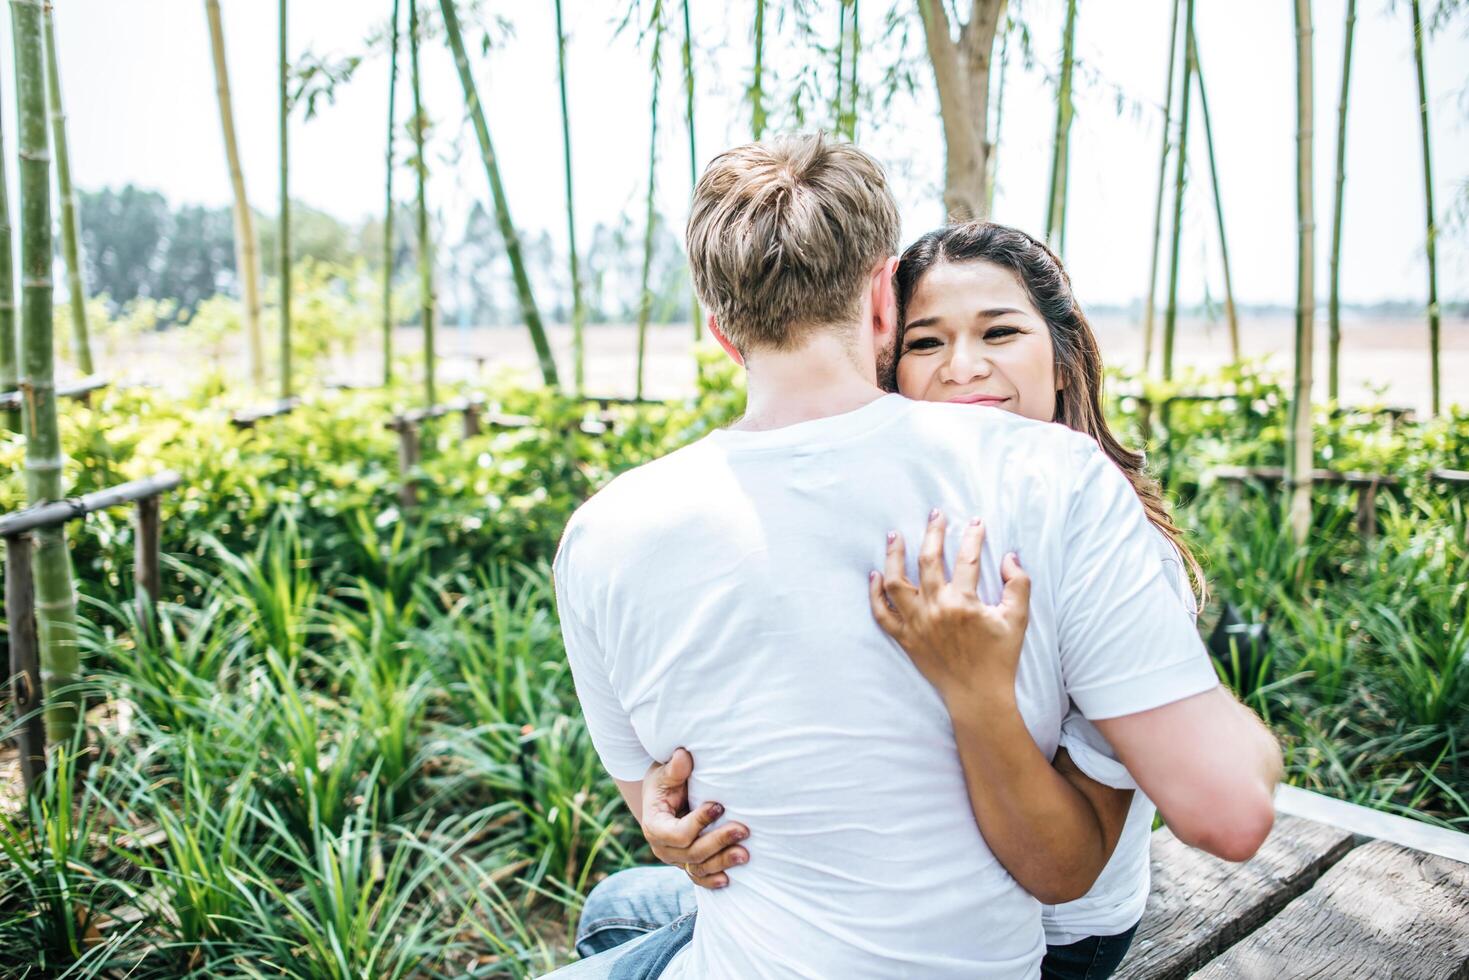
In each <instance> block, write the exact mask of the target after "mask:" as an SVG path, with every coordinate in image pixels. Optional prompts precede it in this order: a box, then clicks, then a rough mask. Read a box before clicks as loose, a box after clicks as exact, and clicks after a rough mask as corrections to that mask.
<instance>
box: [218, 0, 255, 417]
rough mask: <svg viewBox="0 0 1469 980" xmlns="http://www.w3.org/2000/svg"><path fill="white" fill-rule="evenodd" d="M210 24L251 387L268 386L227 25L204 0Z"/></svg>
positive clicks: (252, 217) (251, 217) (250, 216)
mask: <svg viewBox="0 0 1469 980" xmlns="http://www.w3.org/2000/svg"><path fill="white" fill-rule="evenodd" d="M204 13H205V15H206V16H207V18H208V20H209V53H210V55H211V56H212V57H213V59H214V91H215V96H216V98H217V100H218V102H219V121H220V126H221V128H222V129H223V130H224V155H225V160H226V161H227V162H228V164H229V171H230V187H231V189H232V190H233V192H234V218H235V265H236V266H237V267H238V270H239V276H240V299H241V302H242V305H243V307H244V313H245V340H246V347H247V349H248V351H249V358H250V363H249V371H250V383H251V384H253V385H255V386H256V387H257V388H258V387H260V386H261V385H263V384H265V347H264V342H263V339H262V337H261V334H260V256H259V250H258V248H257V247H256V241H255V217H254V215H252V214H251V213H250V199H249V198H248V197H246V196H245V172H244V170H243V169H242V168H241V166H240V144H239V141H238V140H237V139H236V136H235V110H234V104H233V102H232V100H231V99H230V75H229V68H228V66H227V64H226V62H225V57H224V23H223V20H222V18H221V17H220V12H219V0H204Z"/></svg>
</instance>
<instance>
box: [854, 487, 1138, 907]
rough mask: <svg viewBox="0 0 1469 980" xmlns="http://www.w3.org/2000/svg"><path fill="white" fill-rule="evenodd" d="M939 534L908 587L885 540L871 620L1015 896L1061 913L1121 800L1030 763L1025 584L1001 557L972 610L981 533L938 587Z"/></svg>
mask: <svg viewBox="0 0 1469 980" xmlns="http://www.w3.org/2000/svg"><path fill="white" fill-rule="evenodd" d="M946 527H947V525H946V522H945V520H944V518H943V515H942V514H940V513H938V512H937V511H935V512H934V513H933V514H932V515H931V516H930V520H929V524H928V529H927V532H926V533H925V536H924V541H923V547H922V549H921V551H920V552H919V556H918V571H919V574H918V578H919V584H918V585H914V584H913V583H912V582H910V581H909V580H908V577H907V569H906V558H905V554H904V546H903V539H902V537H901V536H900V535H898V534H896V533H894V534H889V535H888V549H887V567H886V574H880V573H877V572H873V573H872V584H871V595H870V598H871V601H872V612H873V616H874V617H875V618H876V619H877V621H878V624H879V625H880V626H881V627H882V628H883V630H884V631H885V632H886V633H887V634H888V635H889V636H891V637H892V638H893V639H894V640H896V641H897V642H898V644H899V645H900V646H902V648H903V649H904V651H906V652H907V654H908V656H909V657H910V658H911V659H912V660H913V663H914V665H915V666H917V667H918V669H919V670H920V671H921V672H922V673H923V675H924V676H925V677H927V678H928V680H929V681H930V682H931V683H932V684H933V685H934V687H935V688H936V689H937V690H938V692H939V694H940V696H941V697H943V699H944V704H945V705H946V706H947V708H948V710H949V715H950V717H951V718H952V720H953V723H954V736H955V740H956V741H957V743H958V747H959V759H960V762H961V764H962V765H963V768H964V780H965V784H966V786H967V788H968V790H969V803H970V806H971V808H972V809H973V810H974V818H975V821H976V822H977V823H978V824H979V829H980V833H982V834H983V835H984V839H985V843H987V844H988V845H989V848H990V850H991V851H993V852H994V854H995V857H997V858H998V859H999V861H1000V863H1001V864H1002V865H1004V867H1005V870H1007V871H1009V872H1010V874H1011V875H1012V876H1014V878H1015V880H1016V881H1018V882H1019V883H1020V884H1021V886H1022V887H1024V888H1025V890H1026V891H1028V892H1030V893H1031V894H1032V895H1034V896H1035V897H1036V898H1039V899H1040V900H1041V901H1043V902H1046V903H1047V904H1052V905H1054V904H1060V903H1062V902H1069V901H1072V900H1074V899H1077V898H1080V897H1081V896H1082V895H1085V894H1086V893H1087V891H1088V890H1090V889H1091V887H1092V885H1093V884H1095V883H1096V880H1097V877H1098V876H1099V875H1100V874H1101V873H1102V869H1103V868H1104V867H1105V866H1106V864H1107V860H1108V859H1109V858H1110V857H1111V856H1112V851H1113V850H1114V849H1115V848H1116V846H1117V840H1118V837H1119V836H1120V835H1121V833H1122V826H1123V824H1124V823H1125V821H1126V818H1127V811H1128V807H1129V805H1130V804H1131V802H1132V792H1131V791H1130V790H1116V789H1112V788H1110V787H1108V786H1104V785H1102V784H1101V783H1099V782H1097V781H1095V780H1093V779H1091V778H1090V777H1088V776H1087V775H1086V774H1085V773H1083V772H1081V771H1080V770H1079V769H1077V767H1076V766H1075V764H1074V763H1073V762H1072V761H1071V759H1070V757H1069V756H1068V755H1067V754H1066V753H1065V751H1064V750H1061V751H1059V752H1058V753H1057V756H1056V761H1055V763H1054V764H1052V763H1051V762H1049V761H1048V760H1047V759H1046V757H1045V756H1044V755H1042V754H1041V751H1040V749H1039V747H1037V746H1036V744H1035V741H1034V739H1032V738H1031V735H1030V731H1029V730H1028V729H1027V728H1026V727H1025V722H1024V719H1022V718H1021V716H1020V710H1019V707H1018V706H1017V704H1016V702H1015V672H1016V669H1017V667H1018V664H1019V659H1020V648H1021V644H1022V641H1023V640H1024V637H1025V628H1026V625H1027V623H1028V621H1029V617H1030V578H1029V576H1027V575H1026V574H1025V571H1024V570H1023V569H1022V568H1021V567H1020V562H1019V560H1018V559H1017V558H1016V556H1014V555H1006V556H1005V560H1004V562H1003V563H1002V565H1001V575H1002V577H1003V579H1004V583H1005V589H1004V596H1003V598H1002V599H1001V601H1000V604H999V605H997V606H990V605H988V604H987V603H985V602H983V601H982V600H981V599H980V598H979V595H978V587H979V556H980V551H981V548H982V547H983V544H984V525H983V524H982V523H980V522H979V520H978V519H975V520H974V521H971V522H970V524H969V525H968V527H966V528H965V530H964V535H963V541H962V543H961V545H960V548H959V553H958V555H957V556H956V558H955V561H954V575H953V579H952V581H949V580H946V577H945V573H944V532H945V530H946Z"/></svg>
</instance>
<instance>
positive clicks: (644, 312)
mask: <svg viewBox="0 0 1469 980" xmlns="http://www.w3.org/2000/svg"><path fill="white" fill-rule="evenodd" d="M649 26H650V27H651V28H652V30H653V59H652V68H653V94H652V98H651V100H650V101H651V107H650V108H649V110H648V116H649V120H650V125H649V136H648V207H647V214H646V217H645V224H644V227H643V273H642V277H641V279H640V280H639V282H640V285H641V290H640V292H639V293H638V365H637V384H636V387H635V389H634V395H633V397H635V398H642V397H643V363H644V357H645V355H646V353H647V347H648V319H649V317H650V316H651V315H652V312H653V293H652V290H650V289H649V288H648V276H649V274H650V273H651V272H652V269H653V229H654V227H655V222H656V221H657V217H658V211H657V207H656V202H655V199H654V194H655V193H656V191H657V189H658V90H659V89H660V88H661V87H662V86H661V85H660V82H662V80H663V0H653V17H652V23H651V24H650V25H649Z"/></svg>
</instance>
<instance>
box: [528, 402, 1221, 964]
mask: <svg viewBox="0 0 1469 980" xmlns="http://www.w3.org/2000/svg"><path fill="white" fill-rule="evenodd" d="M1096 456H1097V454H1096V452H1095V450H1094V449H1093V448H1091V445H1090V443H1089V441H1087V440H1085V439H1082V438H1081V437H1078V436H1077V435H1075V434H1074V433H1070V432H1069V431H1067V430H1064V429H1060V428H1058V427H1054V426H1046V425H1038V424H1035V423H1029V422H1026V421H1024V420H1020V419H1016V418H1014V417H1013V416H1010V415H1008V414H1006V413H1001V412H996V411H992V410H989V411H987V410H984V409H975V408H972V407H967V406H949V405H932V404H921V403H914V402H908V401H905V400H903V399H900V398H897V397H896V396H890V397H887V398H882V399H879V400H877V401H875V402H873V403H871V404H869V405H867V406H865V407H863V408H861V409H859V410H857V411H855V412H850V413H847V414H845V415H840V416H836V417H833V418H826V419H818V420H815V421H812V422H805V423H800V424H798V425H794V426H790V427H787V428H784V429H777V430H773V431H767V432H719V433H716V434H714V435H712V436H710V437H709V438H706V439H705V440H702V441H701V442H699V443H697V444H695V445H693V446H691V447H688V448H686V449H684V450H681V451H679V452H677V453H674V454H672V455H671V456H669V457H667V458H665V459H663V460H660V461H658V462H656V463H653V464H651V465H649V466H647V467H643V468H642V469H640V470H637V471H634V472H632V473H629V474H626V475H624V476H623V477H621V478H619V479H618V480H617V481H615V482H614V483H613V484H612V485H611V486H609V487H608V488H607V489H606V490H604V491H603V492H602V493H601V494H599V495H598V496H597V497H596V498H594V499H593V500H592V501H590V502H589V503H588V504H587V505H586V506H585V507H584V508H583V509H582V510H581V511H579V512H578V514H577V516H576V517H575V518H574V519H573V521H572V523H571V525H570V526H569V527H568V529H567V534H566V537H565V539H564V540H563V545H562V551H561V554H560V555H559V556H558V562H557V588H558V592H559V594H560V599H561V607H562V617H563V629H564V630H565V632H566V637H567V648H568V655H569V656H570V658H571V661H572V666H573V668H574V671H575V675H576V680H577V686H578V692H579V694H580V696H581V699H582V702H583V708H584V711H585V713H586V715H587V720H588V725H589V727H590V728H591V731H592V735H593V738H594V740H595V742H596V744H597V748H598V750H599V752H600V753H601V755H602V758H603V761H604V763H605V764H606V765H607V767H608V769H609V771H611V772H612V774H613V775H614V776H615V777H617V778H620V779H629V780H634V779H638V778H641V776H642V774H643V772H644V771H645V769H646V768H647V765H648V764H649V762H650V761H651V760H652V759H653V758H657V759H666V758H667V757H668V756H669V755H670V754H671V753H672V751H673V750H674V749H675V748H677V747H679V746H684V747H686V748H688V749H689V750H690V751H691V752H692V753H693V755H694V758H695V760H696V767H695V777H694V781H693V783H692V784H691V787H690V789H691V796H692V802H693V803H694V804H695V805H697V803H698V802H699V801H700V800H703V799H709V798H712V799H718V800H719V801H720V802H721V803H723V804H724V806H725V807H726V809H727V811H728V812H731V813H735V814H738V815H739V818H740V819H741V820H742V821H743V822H745V823H746V824H747V825H748V826H749V827H750V829H751V839H750V843H749V850H750V853H751V859H750V863H749V865H748V866H746V867H743V868H741V869H740V872H739V874H738V875H736V876H734V878H733V883H732V884H731V886H730V887H729V888H727V889H724V890H722V891H718V892H712V893H708V892H701V894H700V895H699V903H700V904H699V917H698V922H697V928H696V929H695V932H694V939H693V942H692V943H691V944H690V946H689V947H688V948H687V949H686V950H685V951H684V952H683V953H682V954H680V955H679V956H678V957H677V958H676V959H675V961H674V963H673V964H672V966H671V967H670V970H669V971H668V972H667V973H665V974H664V975H665V976H685V977H706V976H711V977H712V976H738V977H758V976H842V977H874V978H876V977H895V976H905V975H907V976H922V977H949V976H952V977H989V976H994V977H1024V976H1030V975H1034V973H1035V969H1036V964H1038V963H1039V960H1040V957H1041V955H1042V953H1043V952H1044V943H1043V938H1042V933H1041V929H1040V924H1039V906H1038V905H1037V903H1036V902H1035V901H1034V900H1033V899H1032V898H1031V897H1030V896H1029V895H1027V894H1026V893H1025V892H1023V891H1022V890H1021V889H1020V888H1019V886H1018V885H1017V884H1016V883H1015V882H1014V880H1013V879H1011V878H1010V876H1009V875H1008V874H1007V873H1006V872H1005V871H1004V869H1003V868H1001V867H1000V866H999V864H998V863H997V862H996V860H995V858H994V857H993V855H992V854H991V853H990V852H989V850H988V848H987V847H986V846H985V844H984V841H983V839H982V838H981V837H980V835H979V833H978V831H977V829H976V827H975V824H974V819H973V816H972V813H971V810H970V806H969V801H968V797H967V795H966V792H965V786H964V774H963V771H962V769H961V768H960V765H959V759H958V755H957V752H956V749H955V745H954V736H953V730H952V726H951V724H950V721H949V718H948V715H947V713H946V712H945V710H944V706H943V704H942V703H941V701H940V700H939V698H938V696H937V694H936V693H935V692H934V690H933V689H932V687H930V686H929V685H928V683H927V682H926V681H925V680H924V679H923V678H922V676H921V675H920V674H919V673H918V672H917V670H915V669H914V667H913V666H912V664H911V662H910V661H909V660H908V658H907V657H906V656H905V655H904V654H903V653H902V651H901V650H899V649H897V648H896V647H895V646H894V645H892V644H891V643H890V641H888V640H887V638H886V637H885V636H884V635H883V634H882V633H881V631H880V630H878V629H877V627H876V626H875V624H874V623H873V622H872V619H871V615H870V613H869V611H868V608H867V590H866V576H867V574H868V572H869V571H870V570H871V569H873V568H877V567H879V566H880V563H881V560H882V554H883V546H884V535H885V533H886V532H887V531H888V530H890V529H897V530H901V531H903V532H905V534H906V535H907V536H908V537H909V538H910V540H916V536H915V535H914V534H913V532H914V531H915V530H917V523H918V522H919V521H921V520H922V517H923V515H925V514H926V513H927V512H928V510H929V508H931V507H940V508H943V509H944V510H945V512H946V513H948V514H949V515H950V516H951V517H954V518H960V517H967V516H968V515H970V514H978V515H980V516H982V517H983V518H984V519H985V521H986V524H987V526H988V541H987V545H986V554H985V557H984V571H985V582H986V589H987V591H988V594H987V596H986V598H989V599H991V600H993V599H994V598H995V593H996V591H997V589H998V571H997V563H998V557H999V556H1000V555H1002V554H1003V553H1004V552H1006V551H1011V550H1014V551H1018V552H1019V553H1020V555H1021V556H1022V559H1023V560H1024V561H1025V564H1026V566H1027V569H1028V570H1029V571H1030V573H1031V575H1032V576H1033V579H1034V588H1033V592H1032V609H1031V628H1030V631H1029V632H1028V634H1027V639H1026V646H1025V652H1024V654H1023V656H1022V662H1021V669H1020V675H1019V678H1018V680H1017V695H1018V699H1019V703H1020V707H1021V711H1022V714H1023V715H1024V716H1025V718H1026V721H1027V723H1028V725H1029V727H1030V729H1031V732H1032V734H1033V735H1034V736H1035V738H1036V741H1037V743H1038V744H1039V745H1040V746H1041V748H1042V750H1043V751H1045V752H1046V753H1047V754H1048V755H1049V754H1050V753H1051V752H1052V751H1054V749H1055V744H1056V738H1057V733H1058V731H1059V726H1060V721H1061V719H1062V717H1063V716H1064V714H1065V711H1066V709H1067V706H1068V703H1069V702H1068V697H1067V686H1068V683H1067V682H1068V680H1069V681H1070V682H1071V683H1074V684H1079V685H1080V686H1082V687H1088V686H1090V687H1091V688H1093V689H1097V690H1101V689H1102V688H1108V687H1110V686H1111V682H1110V677H1109V676H1108V675H1106V671H1105V670H1101V672H1098V671H1099V667H1098V665H1097V664H1094V663H1089V662H1087V661H1085V660H1082V659H1078V660H1077V661H1076V663H1075V664H1074V665H1073V664H1072V663H1070V662H1069V661H1067V660H1066V658H1064V657H1063V656H1062V649H1063V646H1064V645H1065V644H1064V643H1063V633H1064V631H1065V630H1066V629H1073V630H1074V629H1075V628H1077V626H1078V625H1084V624H1077V623H1075V622H1072V623H1069V624H1068V623H1067V622H1065V621H1066V620H1067V619H1068V618H1069V619H1072V620H1074V619H1076V615H1077V614H1072V613H1070V612H1068V611H1067V610H1065V609H1061V608H1058V602H1057V596H1058V595H1059V594H1060V593H1061V586H1062V585H1063V584H1064V583H1063V582H1062V581H1061V580H1060V569H1061V567H1062V566H1063V565H1064V564H1065V558H1066V551H1067V549H1068V547H1069V546H1070V545H1069V544H1068V542H1067V540H1066V536H1065V528H1066V525H1067V522H1068V520H1070V519H1071V517H1070V515H1071V512H1072V510H1073V509H1074V505H1075V498H1076V493H1077V484H1078V480H1080V479H1084V477H1085V469H1086V467H1087V466H1088V465H1089V464H1090V463H1091V462H1092V461H1093V460H1094V458H1095V457H1096ZM1118 479H1120V476H1119V477H1118ZM1128 492H1129V493H1130V491H1128ZM1133 503H1134V504H1135V501H1134V502H1133ZM1140 530H1141V531H1142V533H1141V535H1135V536H1140V537H1141V538H1142V540H1141V542H1140V549H1139V552H1138V554H1139V556H1140V557H1139V558H1138V559H1137V561H1136V562H1135V567H1136V568H1138V569H1143V568H1145V567H1152V568H1156V566H1157V562H1156V559H1155V558H1153V557H1152V556H1151V554H1150V548H1151V543H1150V540H1149V539H1148V533H1149V532H1147V531H1146V529H1145V528H1142V529H1140ZM1127 533H1130V531H1129V529H1124V537H1125V536H1126V534H1127ZM1119 557H1120V560H1121V561H1122V563H1123V568H1124V569H1125V568H1127V567H1129V566H1128V561H1129V556H1128V555H1126V554H1123V555H1121V556H1119ZM1140 587H1142V588H1144V589H1145V590H1146V589H1148V588H1150V586H1148V585H1147V583H1142V584H1141V586H1140ZM1161 588H1162V591H1161V592H1160V594H1161V595H1162V596H1164V597H1165V599H1166V601H1167V602H1169V603H1171V604H1172V606H1173V607H1175V608H1176V607H1177V602H1176V600H1173V599H1172V597H1171V595H1169V594H1168V593H1167V591H1166V584H1164V585H1162V586H1161ZM1180 618H1182V617H1180ZM1188 629H1189V630H1190V631H1191V626H1190V627H1188ZM1163 632H1164V634H1165V636H1166V638H1167V639H1170V640H1171V639H1180V640H1181V638H1182V637H1183V636H1184V635H1185V634H1181V633H1175V634H1172V635H1171V636H1168V635H1167V634H1168V633H1169V631H1168V630H1167V629H1165V630H1164V631H1163ZM1189 635H1191V632H1190V634H1189ZM1196 642H1197V641H1196V639H1195V641H1194V643H1195V645H1196ZM1192 652H1193V651H1191V650H1183V649H1180V650H1179V651H1178V654H1179V659H1180V660H1181V659H1182V658H1183V657H1185V656H1186V655H1188V654H1190V653H1192ZM1163 659H1166V657H1164V658H1163ZM1159 662H1160V663H1161V660H1160V661H1159ZM1158 665H1159V664H1158V663H1150V662H1144V663H1141V664H1137V665H1128V664H1123V663H1119V664H1118V665H1117V666H1118V669H1119V671H1120V673H1121V674H1122V675H1124V676H1125V675H1127V674H1128V673H1129V671H1131V672H1132V673H1133V674H1135V675H1146V674H1148V673H1149V672H1151V671H1154V670H1155V669H1156V668H1157V667H1158ZM1165 666H1166V665H1165ZM1099 677H1102V678H1104V679H1105V680H1106V683H1103V684H1101V685H1100V687H1099V686H1098V678H1099ZM1116 696H1117V691H1115V690H1114V691H1104V692H1103V694H1102V695H1099V698H1100V699H1101V700H1099V701H1098V702H1097V704H1098V705H1099V706H1103V707H1105V704H1106V699H1107V698H1115V697H1116ZM1124 700H1125V697H1124ZM1125 706H1130V702H1129V704H1128V705H1125ZM1148 706H1150V705H1148ZM1082 707H1083V709H1084V710H1085V708H1086V705H1085V704H1083V705H1082ZM1131 710H1136V709H1135V708H1132V709H1131Z"/></svg>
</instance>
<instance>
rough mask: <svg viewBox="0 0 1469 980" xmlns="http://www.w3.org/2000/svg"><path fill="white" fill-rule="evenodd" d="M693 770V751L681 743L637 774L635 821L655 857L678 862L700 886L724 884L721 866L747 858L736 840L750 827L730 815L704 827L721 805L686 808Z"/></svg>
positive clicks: (721, 810) (746, 834) (717, 814)
mask: <svg viewBox="0 0 1469 980" xmlns="http://www.w3.org/2000/svg"><path fill="white" fill-rule="evenodd" d="M693 771H694V757H693V756H691V755H689V753H688V752H687V751H685V750H684V749H676V750H675V751H674V753H673V757H672V758H671V759H669V760H668V761H667V762H665V763H663V764H662V765H657V764H655V765H654V766H653V767H652V768H650V769H649V770H648V772H647V774H646V775H644V776H643V787H642V789H643V793H642V797H643V806H642V813H641V814H640V816H639V822H640V823H641V824H642V825H643V837H645V838H646V839H647V841H648V844H649V845H650V846H651V847H652V849H653V855H654V856H655V857H657V858H658V860H660V861H662V862H663V863H664V864H672V865H676V866H677V867H680V868H683V869H684V871H685V872H686V873H687V874H688V876H689V877H690V878H691V879H693V882H694V884H696V885H698V886H700V887H701V888H723V887H725V886H726V885H728V884H729V875H728V874H726V871H727V870H728V869H729V868H732V867H734V866H736V865H740V864H744V863H745V862H746V861H748V860H749V859H750V852H749V851H746V850H745V849H744V848H743V847H740V846H738V845H739V842H740V841H742V840H744V839H745V838H747V837H749V836H750V830H749V828H748V827H746V826H745V825H744V824H741V823H735V822H734V821H730V822H729V823H725V824H723V825H721V826H720V827H717V828H715V829H714V830H711V831H709V832H708V833H707V834H706V833H704V829H705V828H706V827H708V826H709V825H710V824H712V823H714V821H716V820H718V819H719V818H720V817H721V816H723V815H724V807H723V806H721V805H719V804H718V803H713V802H709V803H705V804H703V805H702V806H700V807H699V808H698V809H697V810H695V811H693V812H692V813H690V812H689V792H688V790H689V776H690V775H692V774H693Z"/></svg>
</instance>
